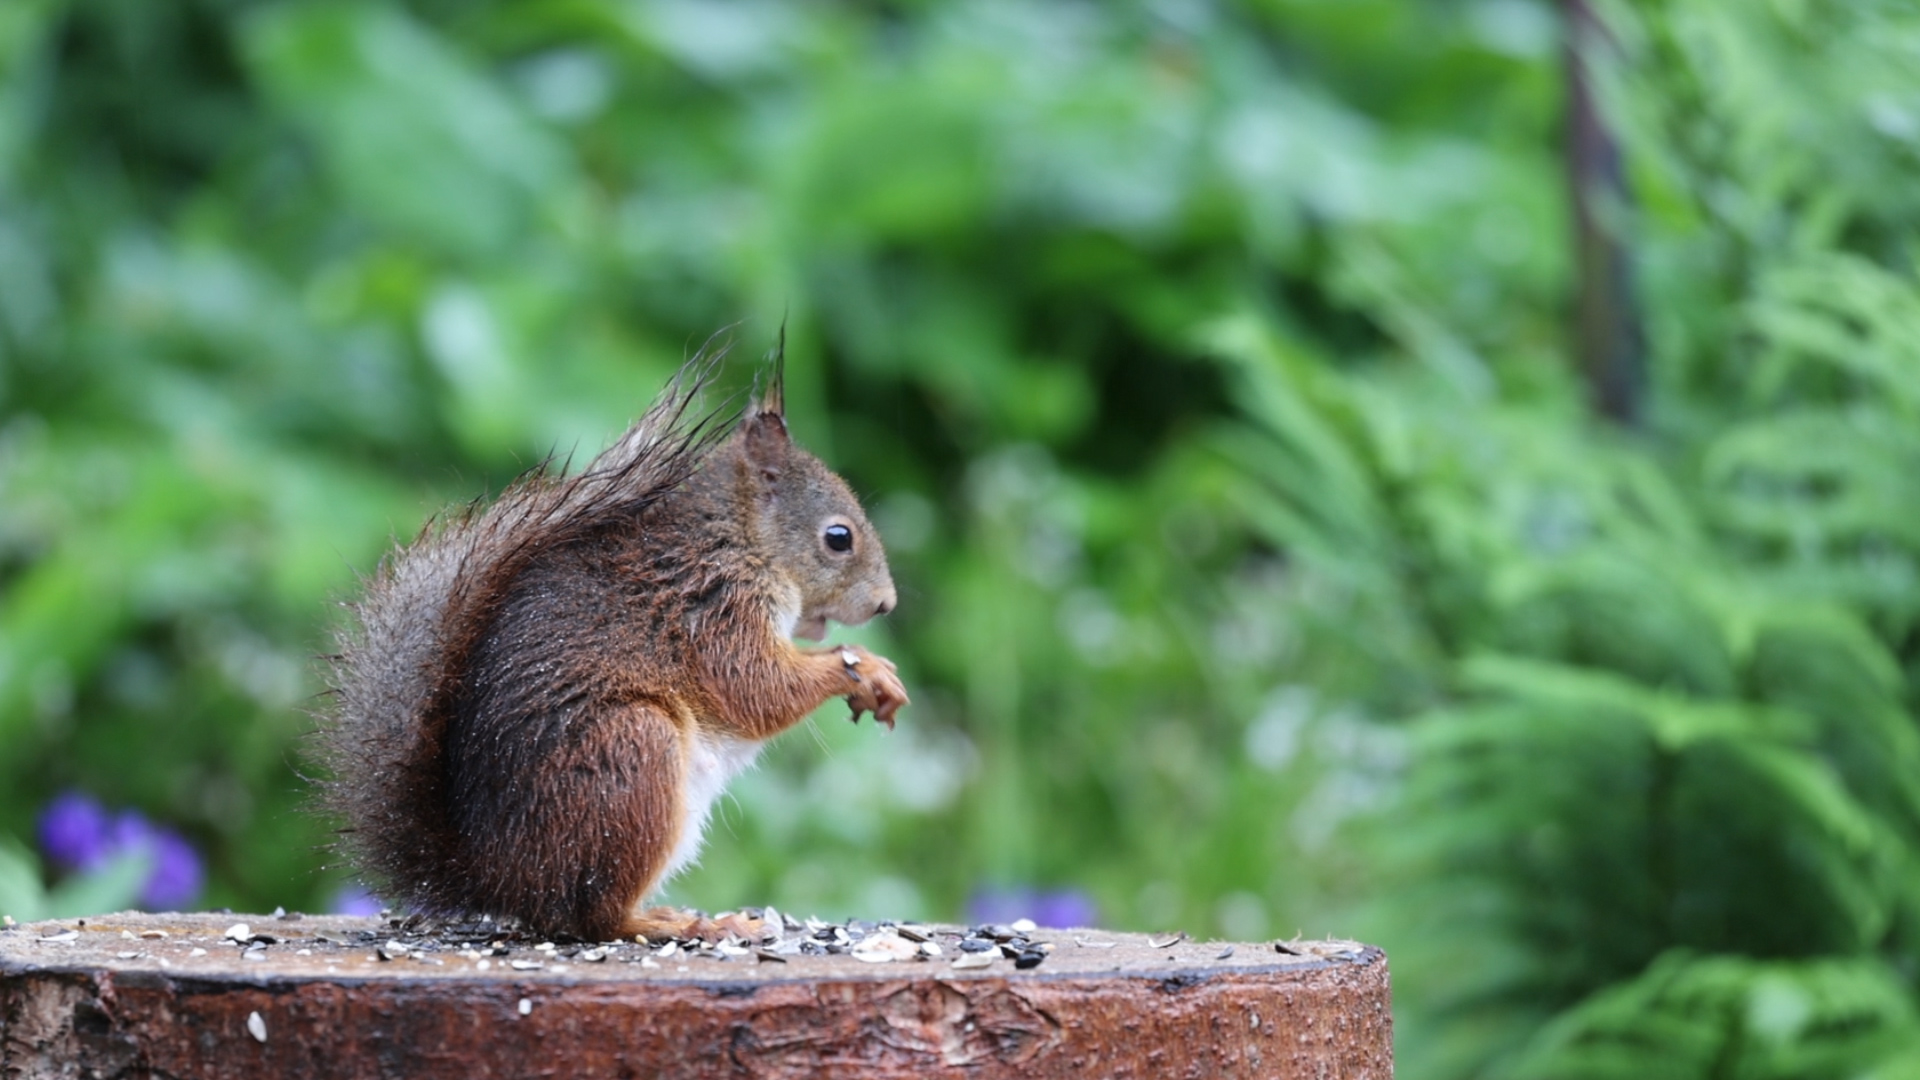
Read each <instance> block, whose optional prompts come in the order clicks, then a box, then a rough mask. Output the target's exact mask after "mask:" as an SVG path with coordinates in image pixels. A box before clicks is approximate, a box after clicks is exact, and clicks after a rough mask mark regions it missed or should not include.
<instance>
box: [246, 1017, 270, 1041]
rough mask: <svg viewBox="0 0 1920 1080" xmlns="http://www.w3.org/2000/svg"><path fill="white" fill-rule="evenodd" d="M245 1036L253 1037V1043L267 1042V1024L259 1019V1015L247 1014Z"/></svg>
mask: <svg viewBox="0 0 1920 1080" xmlns="http://www.w3.org/2000/svg"><path fill="white" fill-rule="evenodd" d="M247 1034H249V1035H251V1036H253V1039H254V1041H255V1042H266V1041H267V1022H266V1021H265V1020H262V1019H260V1014H259V1013H257V1012H250V1013H248V1014H247Z"/></svg>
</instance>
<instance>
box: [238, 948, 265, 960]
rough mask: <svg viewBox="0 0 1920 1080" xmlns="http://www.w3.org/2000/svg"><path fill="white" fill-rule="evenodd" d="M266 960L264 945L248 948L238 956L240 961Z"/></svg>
mask: <svg viewBox="0 0 1920 1080" xmlns="http://www.w3.org/2000/svg"><path fill="white" fill-rule="evenodd" d="M266 958H267V949H266V946H264V945H253V946H249V947H248V948H247V950H246V951H244V952H242V953H241V954H240V959H242V960H265V959H266Z"/></svg>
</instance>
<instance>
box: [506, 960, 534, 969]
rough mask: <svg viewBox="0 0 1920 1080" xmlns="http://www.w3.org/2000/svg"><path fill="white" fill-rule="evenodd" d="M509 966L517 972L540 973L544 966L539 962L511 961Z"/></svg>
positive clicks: (508, 962)
mask: <svg viewBox="0 0 1920 1080" xmlns="http://www.w3.org/2000/svg"><path fill="white" fill-rule="evenodd" d="M507 966H508V967H510V968H512V969H513V970H515V971H539V970H540V968H541V966H542V965H541V963H540V961H538V960H509V961H507Z"/></svg>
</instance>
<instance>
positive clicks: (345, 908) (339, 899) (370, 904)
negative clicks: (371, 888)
mask: <svg viewBox="0 0 1920 1080" xmlns="http://www.w3.org/2000/svg"><path fill="white" fill-rule="evenodd" d="M384 906H385V905H383V904H381V903H380V900H379V898H378V897H376V896H374V895H373V894H372V893H370V892H368V891H367V890H365V889H363V888H361V887H360V886H358V885H342V886H340V891H339V892H337V893H334V894H333V902H332V903H331V904H329V905H327V910H328V911H331V912H332V913H333V914H335V915H378V914H380V909H381V908H382V907H384Z"/></svg>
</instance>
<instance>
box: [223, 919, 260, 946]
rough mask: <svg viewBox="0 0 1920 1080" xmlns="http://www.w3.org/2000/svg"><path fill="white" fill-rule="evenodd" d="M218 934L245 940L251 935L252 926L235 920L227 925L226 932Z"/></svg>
mask: <svg viewBox="0 0 1920 1080" xmlns="http://www.w3.org/2000/svg"><path fill="white" fill-rule="evenodd" d="M220 936H221V937H224V938H230V939H232V940H234V941H245V940H247V939H248V938H250V937H252V936H253V927H251V926H248V925H247V924H246V923H243V922H237V923H234V924H233V925H232V926H229V927H227V932H226V933H224V934H222V935H220Z"/></svg>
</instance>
